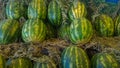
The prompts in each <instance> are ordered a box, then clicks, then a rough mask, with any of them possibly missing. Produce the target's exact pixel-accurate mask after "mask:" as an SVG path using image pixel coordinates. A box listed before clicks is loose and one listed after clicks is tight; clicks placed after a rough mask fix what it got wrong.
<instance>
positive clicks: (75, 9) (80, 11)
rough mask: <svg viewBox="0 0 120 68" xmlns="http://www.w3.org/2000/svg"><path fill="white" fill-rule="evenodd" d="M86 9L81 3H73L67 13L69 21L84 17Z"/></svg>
mask: <svg viewBox="0 0 120 68" xmlns="http://www.w3.org/2000/svg"><path fill="white" fill-rule="evenodd" d="M86 15H87V9H86V6H85V4H84V3H83V2H80V1H74V2H73V3H72V5H71V7H70V9H69V11H68V17H69V19H70V20H74V19H79V18H80V17H86Z"/></svg>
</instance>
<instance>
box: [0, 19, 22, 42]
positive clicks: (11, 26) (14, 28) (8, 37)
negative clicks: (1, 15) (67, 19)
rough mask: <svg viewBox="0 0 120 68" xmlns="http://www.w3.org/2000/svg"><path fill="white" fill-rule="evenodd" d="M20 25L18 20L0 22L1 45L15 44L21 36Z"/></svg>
mask: <svg viewBox="0 0 120 68" xmlns="http://www.w3.org/2000/svg"><path fill="white" fill-rule="evenodd" d="M19 29H20V24H19V22H18V21H16V20H11V19H6V20H3V21H1V22H0V44H8V43H12V42H15V41H16V40H17V38H18V35H19V31H20V30H19Z"/></svg>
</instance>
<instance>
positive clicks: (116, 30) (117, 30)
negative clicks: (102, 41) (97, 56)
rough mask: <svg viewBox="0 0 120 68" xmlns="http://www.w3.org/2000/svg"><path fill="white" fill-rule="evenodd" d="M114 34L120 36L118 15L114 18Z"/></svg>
mask: <svg viewBox="0 0 120 68" xmlns="http://www.w3.org/2000/svg"><path fill="white" fill-rule="evenodd" d="M115 35H116V36H120V15H118V16H117V18H116V20H115Z"/></svg>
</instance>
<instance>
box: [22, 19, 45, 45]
mask: <svg viewBox="0 0 120 68" xmlns="http://www.w3.org/2000/svg"><path fill="white" fill-rule="evenodd" d="M45 37H46V25H45V24H44V22H43V21H42V20H40V19H28V20H27V21H26V22H25V23H24V25H23V28H22V39H23V40H24V41H25V42H27V43H31V42H32V43H40V42H42V41H43V40H44V39H45Z"/></svg>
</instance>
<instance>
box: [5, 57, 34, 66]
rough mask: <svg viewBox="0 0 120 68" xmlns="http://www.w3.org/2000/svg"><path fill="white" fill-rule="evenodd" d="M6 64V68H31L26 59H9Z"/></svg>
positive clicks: (30, 63) (29, 62) (29, 61)
mask: <svg viewBox="0 0 120 68" xmlns="http://www.w3.org/2000/svg"><path fill="white" fill-rule="evenodd" d="M7 63H9V64H8V65H7V68H32V62H31V60H29V59H27V58H16V59H11V61H8V62H7Z"/></svg>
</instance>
